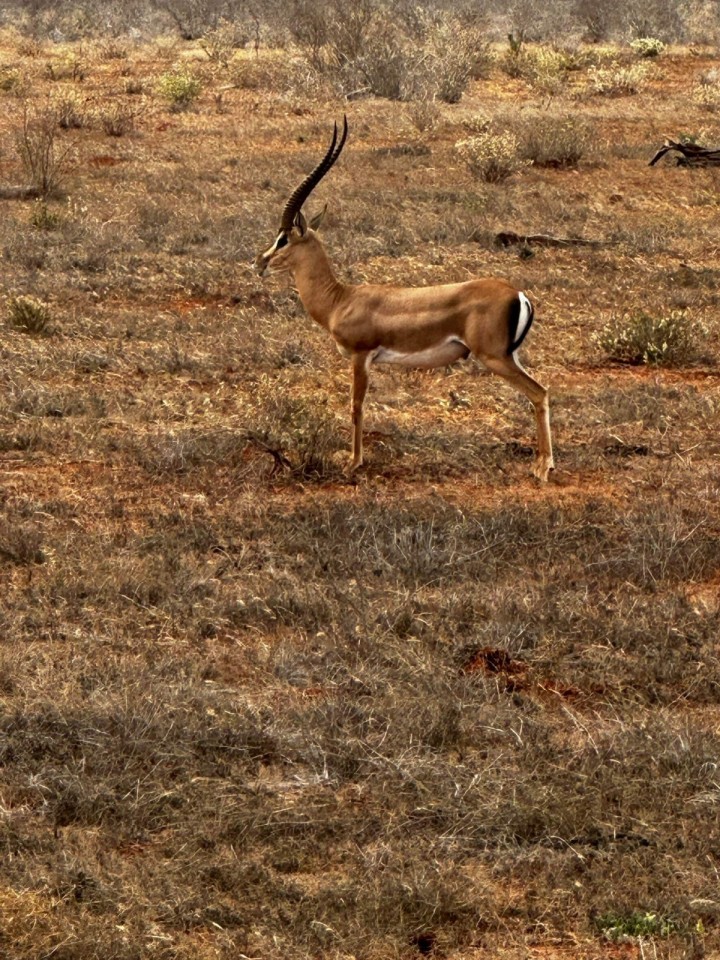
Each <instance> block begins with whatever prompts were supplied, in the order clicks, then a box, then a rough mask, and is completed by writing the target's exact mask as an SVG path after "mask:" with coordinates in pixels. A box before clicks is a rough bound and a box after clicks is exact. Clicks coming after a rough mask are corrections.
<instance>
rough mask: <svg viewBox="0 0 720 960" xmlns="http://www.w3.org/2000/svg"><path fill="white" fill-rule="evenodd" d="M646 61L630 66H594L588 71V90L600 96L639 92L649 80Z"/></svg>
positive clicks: (626, 94)
mask: <svg viewBox="0 0 720 960" xmlns="http://www.w3.org/2000/svg"><path fill="white" fill-rule="evenodd" d="M649 73H650V69H649V67H648V65H647V64H645V63H634V64H631V65H630V66H614V67H593V68H591V69H590V70H589V71H588V85H587V87H586V89H587V91H588V92H589V93H591V94H594V95H595V96H598V97H629V96H632V95H633V94H636V93H639V91H640V90H641V89H642V88H643V86H644V85H645V83H646V82H647V80H648V76H649Z"/></svg>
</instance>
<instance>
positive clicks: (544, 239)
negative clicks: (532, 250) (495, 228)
mask: <svg viewBox="0 0 720 960" xmlns="http://www.w3.org/2000/svg"><path fill="white" fill-rule="evenodd" d="M495 243H497V245H498V246H500V247H511V246H513V245H514V244H519V245H521V246H530V245H531V244H532V245H535V246H538V247H599V246H602V240H587V239H586V238H585V237H552V236H550V235H549V234H547V233H515V232H514V231H512V230H503V231H501V232H500V233H496V234H495Z"/></svg>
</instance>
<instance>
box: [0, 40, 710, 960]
mask: <svg viewBox="0 0 720 960" xmlns="http://www.w3.org/2000/svg"><path fill="white" fill-rule="evenodd" d="M582 50H584V53H583V57H585V59H583V57H580V58H579V60H578V62H577V63H573V65H572V66H573V69H572V70H570V69H568V70H565V68H564V67H563V69H562V70H561V71H560V74H559V75H558V76H559V79H558V77H550V80H551V81H553V82H549V81H543V82H542V83H538V82H537V74H530V75H528V74H524V75H523V72H522V71H518V70H513V69H510V70H508V69H507V63H505V64H504V65H503V61H502V57H503V56H505V55H506V46H504V45H502V44H498V45H496V47H495V48H493V51H492V56H491V57H490V58H489V60H488V62H487V63H486V64H485V67H484V69H483V70H482V71H480V74H481V75H479V76H478V77H477V78H476V79H472V80H471V81H470V83H469V84H468V86H467V89H466V90H465V93H464V95H463V97H462V99H461V100H460V101H459V102H458V103H454V104H446V103H442V102H434V101H433V102H423V103H420V104H418V103H417V102H402V101H393V100H388V99H382V98H378V97H372V96H363V97H360V98H358V99H355V100H352V101H347V100H346V99H345V98H344V97H343V96H341V93H340V92H338V87H337V85H333V83H332V82H330V81H329V80H328V79H327V78H326V77H325V76H324V75H323V74H319V75H318V74H316V73H312V72H311V71H310V70H309V68H307V67H306V65H305V63H304V61H302V60H301V59H298V57H297V54H296V53H295V52H293V51H292V50H290V51H289V50H287V49H285V50H283V51H280V52H276V51H273V50H269V49H266V48H264V47H261V49H260V50H259V52H258V54H257V55H256V54H255V53H254V52H253V50H252V48H250V49H248V50H243V51H239V52H236V53H234V54H233V58H232V61H231V62H230V63H229V64H225V65H224V64H223V63H220V62H217V61H216V62H213V61H211V60H210V59H209V57H208V55H207V53H206V52H205V51H204V50H203V48H202V46H201V45H199V44H198V43H197V42H190V43H178V42H175V41H171V40H169V39H163V38H160V39H158V40H155V41H151V40H147V41H139V40H133V41H122V42H119V41H117V40H113V41H110V40H105V41H104V40H102V38H101V39H100V40H96V41H92V42H91V41H77V42H60V43H52V42H50V41H42V42H32V43H31V42H28V41H27V39H26V38H23V37H22V36H20V35H19V34H17V33H15V32H13V31H12V30H10V29H6V30H5V32H4V33H3V34H2V35H1V36H0V55H1V57H2V64H3V65H4V66H3V74H2V75H3V76H4V77H5V78H8V77H9V78H11V79H9V80H6V82H5V83H3V92H2V93H1V94H0V96H1V97H2V100H1V103H2V111H1V114H0V143H2V154H1V155H0V183H1V184H2V185H3V186H4V187H6V188H9V187H18V186H19V187H23V186H26V185H27V183H28V179H29V172H28V169H27V168H26V167H24V166H23V164H22V162H21V159H22V158H21V153H22V151H21V147H20V146H18V143H17V138H18V135H19V134H20V133H21V132H22V131H23V129H25V130H26V133H27V134H28V136H32V135H34V134H33V131H37V130H38V129H42V128H43V125H45V126H47V119H48V116H52V117H55V118H56V117H57V114H56V113H55V114H53V113H52V111H57V110H58V109H59V106H61V105H62V104H63V103H65V104H67V103H68V102H70V105H71V106H73V104H74V107H75V109H76V110H77V112H78V121H77V123H75V122H69V123H67V124H65V125H58V126H57V127H53V129H55V132H56V136H55V139H54V142H53V150H54V158H55V161H56V162H57V164H58V166H57V170H56V172H57V174H58V178H59V182H58V184H57V186H56V187H55V188H54V189H51V190H50V191H49V195H48V197H47V198H45V199H43V198H40V199H31V198H30V199H18V198H16V197H15V198H13V197H12V191H11V190H9V189H8V190H6V192H7V193H8V195H9V196H10V198H9V199H7V198H6V199H3V200H1V201H0V203H1V204H2V207H1V214H2V215H1V217H0V248H1V249H2V292H3V294H4V296H5V297H6V301H7V302H6V305H5V306H4V308H3V311H2V320H1V321H0V335H1V342H0V350H1V351H2V363H1V365H0V396H1V397H2V401H1V403H0V498H1V500H0V502H1V504H2V507H1V510H2V513H1V515H0V583H1V584H2V586H1V588H0V631H1V635H2V645H1V647H0V724H1V727H0V764H1V765H2V779H1V781H0V801H1V804H2V807H1V814H0V816H1V819H0V838H1V849H2V857H1V858H0V954H2V956H4V957H7V958H9V960H39V958H44V957H50V956H52V957H54V958H58V960H60V958H63V960H90V958H102V960H109V958H117V960H134V958H140V957H157V958H163V960H170V958H188V960H189V958H197V960H206V958H231V957H232V958H236V957H242V956H243V955H245V956H247V957H258V958H260V957H261V958H267V960H273V958H277V960H279V958H283V960H285V958H290V957H293V958H295V957H297V958H302V957H308V958H309V957H338V958H344V957H348V958H349V957H358V958H372V960H375V958H385V957H417V956H422V955H433V956H438V957H452V958H474V957H480V956H483V957H485V956H487V957H508V958H509V957H512V958H522V957H547V956H553V957H581V958H582V957H585V958H591V957H601V956H602V957H606V956H640V955H643V956H646V957H647V956H663V957H677V958H680V957H688V958H690V957H700V956H702V955H703V952H704V953H705V955H706V956H712V955H717V952H718V951H719V950H720V925H719V918H720V897H719V896H718V890H719V886H718V868H719V867H720V823H719V819H718V818H719V812H720V784H719V782H718V764H719V763H720V710H719V709H718V708H719V705H720V664H719V663H718V643H717V640H718V627H719V626H720V551H719V550H718V539H717V538H718V533H719V532H720V505H719V504H720V479H719V477H718V454H719V453H720V439H719V437H718V423H719V415H720V380H719V379H718V356H719V349H718V348H719V335H720V327H719V325H718V321H717V308H718V293H717V286H718V279H719V277H720V269H719V268H718V248H719V245H720V196H719V193H718V185H719V177H720V171H718V170H717V169H716V170H713V169H697V170H689V169H683V168H678V167H675V166H673V165H672V164H671V163H669V162H663V163H662V164H660V165H658V166H657V167H655V168H648V166H647V162H648V159H649V158H650V157H651V156H652V154H653V152H654V151H655V150H656V149H657V148H658V147H659V146H660V144H661V143H662V140H663V137H664V136H665V135H666V134H669V135H672V136H679V135H681V134H691V135H694V136H697V137H699V138H700V139H701V140H702V141H703V142H707V143H710V144H712V143H715V144H717V143H719V142H720V129H719V128H720V124H719V123H718V119H719V117H720V113H718V112H715V110H713V109H712V104H710V105H708V102H707V98H706V99H705V100H704V99H703V98H702V97H700V96H699V95H698V93H697V91H698V84H699V83H700V78H701V77H703V76H705V77H707V76H708V74H709V75H710V76H711V79H712V71H713V70H714V69H715V70H716V69H717V64H718V61H717V60H716V59H715V58H716V52H715V49H714V48H712V47H708V46H704V47H702V46H695V47H690V46H685V47H671V48H669V49H667V50H665V51H664V52H663V54H662V55H661V56H660V57H658V58H657V59H656V60H654V61H653V62H652V65H651V68H650V70H649V72H648V73H647V75H646V77H645V78H644V82H643V84H642V86H641V87H640V89H639V90H638V91H637V92H636V93H634V94H632V95H627V96H617V97H608V96H605V95H602V94H599V93H594V92H593V89H592V86H591V78H592V76H593V74H592V69H593V65H595V66H597V62H598V59H597V58H598V57H599V56H600V54H599V53H598V51H597V49H596V48H593V47H588V48H582ZM581 52H582V51H581ZM602 56H603V57H605V61H606V62H608V63H611V64H616V65H617V64H620V65H623V64H624V65H626V66H633V65H634V64H635V63H636V60H637V58H636V56H635V55H633V54H632V53H631V52H630V51H629V49H628V48H627V47H626V46H620V45H617V46H616V47H614V48H612V49H610V51H609V52H608V51H607V50H605V51H604V53H603V54H602ZM176 64H182V65H183V66H184V68H186V70H187V71H189V72H190V73H191V74H192V76H193V77H195V78H197V79H199V80H200V83H201V87H200V89H199V91H198V95H197V96H196V97H195V98H194V99H193V102H192V103H191V104H190V106H189V108H188V109H185V110H171V109H170V108H169V104H168V100H167V99H166V98H163V96H162V94H161V92H160V88H159V86H158V83H159V78H160V77H161V76H162V75H164V74H166V73H168V71H172V70H173V69H174V66H173V65H176ZM518 73H520V75H517V74H518ZM510 74H515V75H510ZM716 79H717V78H716ZM555 80H557V81H558V82H557V83H555ZM713 82H715V81H713ZM706 86H707V84H706ZM49 111H50V113H49ZM343 112H347V114H348V118H349V123H350V131H351V132H350V139H349V142H348V145H347V147H346V150H345V153H344V155H343V157H342V159H341V161H340V162H339V163H338V165H337V167H336V168H335V169H334V170H333V171H332V174H331V175H330V176H329V177H328V179H327V180H326V181H325V182H324V183H323V184H322V185H321V187H320V188H319V189H318V190H317V196H316V197H315V198H314V200H313V202H312V203H311V204H310V211H311V212H312V211H313V210H316V209H318V208H319V206H320V205H321V204H322V203H324V202H325V201H327V202H328V203H329V213H328V217H327V219H326V226H325V228H324V234H325V239H326V243H327V244H328V247H329V249H330V252H331V256H332V258H333V260H334V262H335V264H336V267H337V271H338V273H339V275H340V276H341V277H343V278H344V279H348V280H353V281H362V280H371V281H392V282H402V283H411V284H425V283H438V282H445V281H455V280H462V279H466V278H470V277H475V276H485V275H498V276H502V277H506V278H508V279H509V280H510V281H512V282H513V283H514V284H516V285H517V286H518V287H520V288H522V289H524V290H526V291H527V292H528V293H529V294H530V295H531V296H532V298H533V300H534V302H535V304H536V309H537V323H536V324H535V326H534V328H533V330H532V333H531V335H530V337H529V338H528V341H527V342H526V346H525V347H524V348H523V358H524V362H525V363H526V365H527V366H528V369H530V371H531V372H532V373H533V374H535V375H536V376H537V377H538V379H540V380H541V381H542V382H543V383H546V384H548V385H549V386H550V387H551V391H552V393H551V404H552V417H553V430H554V439H555V447H556V463H557V469H556V471H555V473H554V475H553V476H552V477H551V481H550V482H549V483H548V484H547V485H545V486H540V485H538V484H537V483H536V482H535V481H534V480H533V479H532V477H531V476H530V473H529V468H530V465H531V460H532V455H533V450H534V447H535V432H534V423H533V417H532V413H531V410H530V408H529V406H528V404H527V402H526V401H525V400H524V398H522V397H520V396H518V395H516V394H515V393H514V392H513V391H512V390H511V389H509V388H508V387H507V386H505V385H504V384H503V383H502V382H501V381H499V380H497V379H495V378H492V377H490V376H488V375H486V374H485V373H484V372H483V371H481V370H480V369H479V368H477V367H476V366H474V365H472V364H465V365H460V366H459V367H457V368H453V369H452V370H446V371H436V372H430V373H427V372H404V371H394V370H392V369H382V370H377V372H376V373H375V374H374V378H373V383H372V387H371V392H370V396H369V399H368V402H367V405H366V414H367V417H366V426H367V431H368V434H367V444H366V459H367V465H366V466H365V467H364V468H363V470H362V471H361V472H360V473H359V474H358V475H356V476H355V477H353V478H352V479H348V478H346V476H345V475H344V472H343V471H344V468H345V465H346V461H347V447H348V444H349V417H348V383H349V376H348V370H347V365H346V363H345V362H344V361H342V360H341V358H340V357H339V356H338V354H337V352H336V350H335V348H334V346H333V345H332V343H331V342H330V341H329V339H328V337H327V335H326V334H325V333H324V332H323V331H322V330H321V329H320V328H318V327H315V326H314V325H313V324H312V322H311V321H310V320H309V319H307V318H306V317H305V315H304V313H303V310H302V307H301V305H300V304H299V303H298V301H297V298H296V296H295V295H294V293H293V292H292V291H291V290H290V289H289V288H288V287H287V285H286V284H285V283H284V282H283V281H281V280H279V279H277V278H275V279H270V280H269V281H267V282H264V281H261V280H260V279H259V278H257V277H256V276H255V275H254V273H253V271H252V269H251V266H250V264H251V260H252V258H253V256H254V255H255V254H256V253H257V252H258V250H260V249H262V248H264V247H265V246H267V245H268V244H269V243H270V242H271V241H272V239H273V237H274V231H275V230H276V228H277V223H278V218H279V213H280V210H281V207H282V204H283V202H284V200H285V198H286V196H287V193H288V192H289V190H290V189H291V188H292V187H293V186H294V185H295V183H296V182H297V180H298V179H299V178H300V177H301V176H303V175H304V174H305V173H306V172H307V170H308V169H309V168H310V167H311V166H312V165H313V164H314V163H315V162H316V160H317V159H318V157H319V155H320V154H321V153H322V150H323V149H324V147H325V145H326V143H327V139H328V135H329V132H330V129H331V125H332V121H333V120H334V119H337V118H340V117H341V116H342V113H343ZM113 117H116V118H117V117H120V118H121V119H122V118H125V122H124V125H122V129H121V130H120V135H114V134H116V133H117V131H116V130H114V129H113V127H112V123H111V122H110V121H111V120H112V118H113ZM557 117H559V118H561V119H562V118H570V123H571V126H572V128H573V129H574V130H576V131H578V136H579V135H580V134H579V131H581V130H582V131H584V133H583V136H584V137H585V139H584V146H583V148H582V150H581V154H582V155H581V156H580V158H579V159H578V161H577V163H576V164H575V165H572V164H571V165H569V166H563V165H559V166H558V165H555V166H553V165H551V166H540V165H538V164H525V165H523V166H522V167H521V168H520V169H518V170H517V171H516V172H515V173H514V174H513V175H512V176H511V177H509V178H508V179H506V180H503V181H501V182H498V183H486V182H485V181H483V180H482V179H480V178H478V177H477V176H474V175H473V174H472V173H471V171H470V170H469V169H468V167H467V165H466V164H465V163H464V162H463V160H462V158H461V155H460V154H459V153H458V150H457V149H456V146H455V144H456V143H457V142H458V141H461V140H464V139H467V138H469V137H471V136H473V133H474V132H477V131H478V130H480V131H482V130H484V129H486V128H487V127H488V123H489V125H490V126H492V127H493V129H497V130H500V131H505V130H514V131H516V133H517V135H518V136H519V137H520V138H521V139H522V137H523V136H525V135H526V134H527V129H528V127H529V128H531V129H541V128H543V124H547V123H548V122H552V118H557ZM108 118H110V120H108ZM548 118H550V120H548ZM53 123H54V120H53ZM24 124H25V127H24V126H23V125H24ZM553 136H555V134H554V135H553ZM21 139H22V138H21ZM500 230H515V231H516V232H520V233H547V234H553V235H556V236H564V237H572V236H576V237H582V238H585V239H589V240H593V241H597V243H596V245H593V246H564V247H559V248H546V247H540V246H538V247H530V248H523V247H521V248H518V247H509V248H501V247H498V246H497V245H496V244H495V242H494V235H495V233H496V232H497V231H500ZM28 296H30V297H33V298H35V301H40V302H42V303H44V304H45V305H46V307H47V311H48V314H47V315H46V316H44V317H43V316H40V319H36V322H35V326H36V327H37V328H38V329H36V330H35V331H33V330H29V329H28V327H27V324H25V325H23V323H24V321H22V320H21V319H20V320H19V319H18V316H17V315H12V313H11V306H12V304H13V303H14V302H15V301H13V298H14V297H28ZM35 301H33V303H34V302H35ZM643 312H644V313H647V314H648V315H650V316H658V317H662V316H670V315H673V316H676V317H677V316H680V317H681V318H682V322H683V323H685V324H686V326H687V329H688V330H689V331H690V334H691V340H693V344H692V349H690V348H689V347H688V348H687V349H686V350H684V351H680V355H679V356H678V357H676V358H675V362H674V363H673V364H672V365H649V364H643V363H640V364H638V365H631V364H622V363H617V362H613V361H612V359H610V358H609V357H608V355H607V354H608V351H607V349H606V348H603V345H602V343H601V342H599V340H598V336H599V335H600V334H601V332H602V331H603V329H605V328H606V327H607V325H608V324H613V323H614V324H615V325H616V327H617V328H618V329H621V330H622V329H623V328H624V327H625V326H627V325H629V324H631V323H632V318H633V317H637V316H638V315H639V314H641V313H643ZM30 326H32V322H31V324H30ZM605 342H606V343H607V337H606V338H605Z"/></svg>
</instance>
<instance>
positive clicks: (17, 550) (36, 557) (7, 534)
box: [0, 519, 45, 567]
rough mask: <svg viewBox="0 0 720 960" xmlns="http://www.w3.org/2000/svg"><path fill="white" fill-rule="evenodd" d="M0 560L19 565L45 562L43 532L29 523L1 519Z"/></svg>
mask: <svg viewBox="0 0 720 960" xmlns="http://www.w3.org/2000/svg"><path fill="white" fill-rule="evenodd" d="M0 560H9V561H11V562H12V563H14V564H16V565H17V566H22V567H25V566H30V565H31V564H36V563H44V562H45V552H44V551H43V537H42V534H41V532H40V531H39V530H38V529H37V527H34V526H32V525H30V524H28V523H23V522H13V521H12V520H9V519H3V520H1V521H0Z"/></svg>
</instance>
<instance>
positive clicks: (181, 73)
mask: <svg viewBox="0 0 720 960" xmlns="http://www.w3.org/2000/svg"><path fill="white" fill-rule="evenodd" d="M201 90H202V83H201V82H200V80H199V79H198V78H197V77H195V76H193V75H192V74H191V73H190V72H189V71H187V70H175V71H171V72H169V73H164V74H163V75H162V76H161V77H160V79H159V80H158V92H159V93H160V96H162V97H164V98H165V99H166V100H168V101H169V103H170V109H171V110H173V111H180V110H187V109H188V108H189V107H190V106H191V105H192V103H193V102H194V101H195V100H197V98H198V97H199V96H200V92H201Z"/></svg>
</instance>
